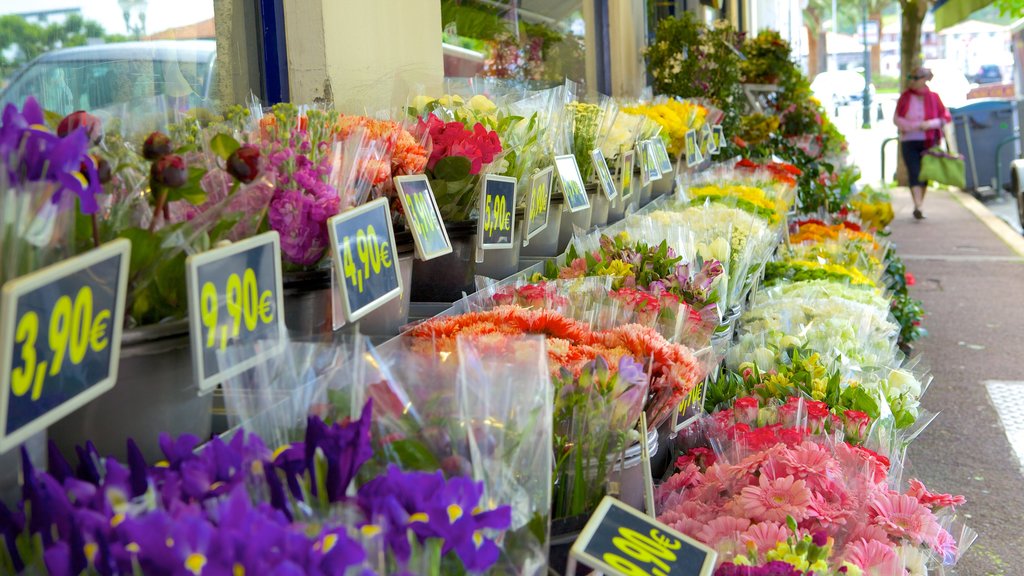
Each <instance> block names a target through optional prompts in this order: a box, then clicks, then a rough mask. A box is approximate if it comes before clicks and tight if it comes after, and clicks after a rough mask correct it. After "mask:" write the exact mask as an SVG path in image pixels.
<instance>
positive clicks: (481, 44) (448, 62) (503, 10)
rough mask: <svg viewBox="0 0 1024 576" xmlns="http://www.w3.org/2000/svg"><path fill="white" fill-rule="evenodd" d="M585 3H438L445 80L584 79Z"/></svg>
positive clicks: (540, 82) (541, 82)
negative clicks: (465, 78)
mask: <svg viewBox="0 0 1024 576" xmlns="http://www.w3.org/2000/svg"><path fill="white" fill-rule="evenodd" d="M585 1H586V2H592V1H593V0H441V25H442V42H443V43H444V44H443V47H444V72H445V76H446V77H469V76H484V77H493V78H505V79H514V80H522V81H527V82H529V83H530V84H532V85H534V86H535V87H543V86H553V85H557V84H561V83H562V82H563V81H564V80H565V79H567V78H568V79H570V80H573V81H576V82H583V81H585V79H586V76H587V70H586V57H585V51H586V50H588V49H592V45H593V42H589V41H588V37H587V31H586V28H587V26H586V22H585V21H584V5H583V3H584V2H585Z"/></svg>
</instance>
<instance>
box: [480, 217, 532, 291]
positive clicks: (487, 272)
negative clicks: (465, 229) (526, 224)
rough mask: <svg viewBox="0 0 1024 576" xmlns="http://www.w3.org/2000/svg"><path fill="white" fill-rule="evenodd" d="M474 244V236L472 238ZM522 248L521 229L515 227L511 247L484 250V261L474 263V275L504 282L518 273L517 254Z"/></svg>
mask: <svg viewBox="0 0 1024 576" xmlns="http://www.w3.org/2000/svg"><path fill="white" fill-rule="evenodd" d="M473 242H474V243H476V236H473ZM522 246H523V227H522V226H516V234H515V240H514V241H513V242H512V247H511V248H507V249H504V250H485V251H484V261H483V262H477V263H476V274H477V275H478V276H486V277H487V278H493V279H495V280H504V279H505V278H508V277H509V276H511V275H513V274H515V273H516V272H518V271H519V254H520V249H521V248H522Z"/></svg>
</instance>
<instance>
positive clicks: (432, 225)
mask: <svg viewBox="0 0 1024 576" xmlns="http://www.w3.org/2000/svg"><path fill="white" fill-rule="evenodd" d="M395 187H396V188H397V189H398V200H399V201H400V202H401V203H402V210H403V211H404V212H405V220H406V222H408V223H409V229H410V230H411V231H412V239H413V242H414V243H415V244H416V254H417V256H419V257H420V260H431V259H433V258H437V257H438V256H444V255H445V254H450V253H451V251H452V242H451V240H450V239H449V238H448V230H447V229H446V228H445V227H444V220H442V218H441V211H440V210H439V209H438V208H437V199H436V198H434V191H433V190H431V189H430V181H429V180H427V177H426V176H424V175H423V174H416V175H412V176H398V177H396V178H395ZM392 244H393V243H392Z"/></svg>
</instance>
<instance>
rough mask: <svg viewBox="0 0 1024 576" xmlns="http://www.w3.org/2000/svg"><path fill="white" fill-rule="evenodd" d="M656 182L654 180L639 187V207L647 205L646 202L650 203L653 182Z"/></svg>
mask: <svg viewBox="0 0 1024 576" xmlns="http://www.w3.org/2000/svg"><path fill="white" fill-rule="evenodd" d="M656 182H658V181H657V180H655V181H654V182H651V183H649V184H648V185H647V186H642V187H641V188H640V208H643V207H644V206H647V205H648V204H650V203H651V199H652V194H653V191H654V184H655V183H656Z"/></svg>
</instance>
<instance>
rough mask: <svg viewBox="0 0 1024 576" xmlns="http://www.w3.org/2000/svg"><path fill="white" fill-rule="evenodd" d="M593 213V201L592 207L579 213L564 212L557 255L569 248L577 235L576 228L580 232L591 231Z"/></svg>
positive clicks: (562, 213)
mask: <svg viewBox="0 0 1024 576" xmlns="http://www.w3.org/2000/svg"><path fill="white" fill-rule="evenodd" d="M593 212H594V204H593V200H591V204H590V206H588V207H587V208H584V209H583V210H579V211H577V212H569V211H568V210H565V209H563V210H562V212H561V217H562V225H561V228H560V229H559V231H558V251H557V252H556V254H561V253H562V252H565V249H566V248H568V247H569V242H570V241H571V240H572V238H573V236H574V235H575V234H576V232H575V229H576V228H579V229H580V230H588V229H590V216H591V214H593ZM552 216H554V214H552Z"/></svg>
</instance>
